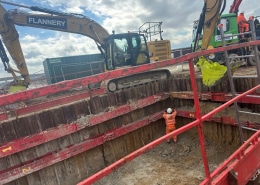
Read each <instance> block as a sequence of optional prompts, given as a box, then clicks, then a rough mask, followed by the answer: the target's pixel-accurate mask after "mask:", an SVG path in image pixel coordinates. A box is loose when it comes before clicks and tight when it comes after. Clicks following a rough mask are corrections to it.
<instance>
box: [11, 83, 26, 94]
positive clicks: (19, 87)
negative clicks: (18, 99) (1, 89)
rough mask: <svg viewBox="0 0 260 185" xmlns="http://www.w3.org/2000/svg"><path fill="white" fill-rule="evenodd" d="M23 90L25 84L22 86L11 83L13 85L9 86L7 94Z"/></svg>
mask: <svg viewBox="0 0 260 185" xmlns="http://www.w3.org/2000/svg"><path fill="white" fill-rule="evenodd" d="M23 90H26V87H25V86H23V85H13V86H10V87H9V90H8V94H10V93H15V92H18V91H23Z"/></svg>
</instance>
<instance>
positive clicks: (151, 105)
mask: <svg viewBox="0 0 260 185" xmlns="http://www.w3.org/2000/svg"><path fill="white" fill-rule="evenodd" d="M181 76H182V77H181V78H180V77H179V76H178V75H176V76H173V78H172V79H170V80H162V81H157V82H154V83H150V84H144V85H140V86H136V87H134V88H128V89H124V90H122V91H119V92H114V93H107V94H102V93H100V94H98V96H95V94H93V93H89V97H86V98H85V99H83V100H80V99H77V101H72V102H70V103H68V104H66V105H60V104H59V103H57V102H56V103H57V104H55V105H56V106H55V105H53V106H52V107H49V108H48V109H45V110H44V111H37V110H36V112H33V113H28V112H26V113H24V114H22V113H20V114H21V115H20V116H18V117H16V116H15V115H16V114H14V116H11V117H10V118H8V119H6V120H3V121H1V124H0V132H1V136H2V137H1V138H0V139H1V140H0V149H1V150H0V151H1V153H0V155H1V158H0V179H1V182H3V183H4V184H28V185H29V184H32V185H35V184H41V185H42V184H46V185H47V184H48V185H49V184H63V185H64V184H65V185H66V184H68V185H71V184H76V183H78V182H80V181H82V180H83V179H86V178H87V177H90V176H91V175H93V174H95V173H96V172H98V171H99V170H101V169H103V168H105V167H106V166H108V165H110V164H112V163H114V162H115V161H117V160H119V159H121V158H122V157H124V156H126V155H127V154H129V153H131V152H133V151H135V150H137V149H138V148H140V147H142V146H144V145H146V144H148V143H149V142H151V141H153V140H155V139H157V138H159V137H161V136H163V135H164V134H165V124H164V121H163V120H162V112H163V111H164V110H165V109H166V108H167V107H172V106H174V107H176V109H177V110H178V111H179V113H180V114H179V115H178V117H177V127H179V128H180V127H182V126H184V125H186V124H187V123H190V122H191V121H192V120H194V112H193V111H194V109H193V107H194V104H193V99H183V98H181V96H180V97H179V98H178V97H177V98H176V97H175V98H171V97H170V95H169V93H170V92H184V91H185V92H186V91H192V89H191V85H190V79H189V77H188V76H186V77H183V75H181ZM245 82H246V83H245ZM197 83H198V91H199V92H205V93H206V92H209V91H211V92H224V93H228V92H229V91H230V89H228V88H227V87H229V85H228V81H227V80H224V81H223V82H222V83H221V84H218V85H216V86H214V87H213V88H211V89H209V88H207V87H205V86H203V85H202V82H201V79H200V78H198V79H197ZM236 83H237V84H238V87H239V90H238V91H241V92H243V91H246V90H247V89H250V88H252V87H253V86H254V84H255V79H254V78H250V79H237V81H236ZM239 84H243V85H239ZM92 92H94V91H92ZM68 102H69V101H68ZM216 104H221V103H220V102H218V103H216V102H212V101H208V100H207V101H203V102H202V104H201V107H206V108H207V109H202V110H203V111H204V112H203V113H207V111H210V110H211V109H212V108H213V109H214V106H216ZM217 106H218V105H217ZM241 106H242V107H243V108H247V109H250V110H252V111H253V112H259V105H257V104H253V105H252V104H247V103H243V104H241ZM231 110H232V107H231V108H230V111H231ZM192 115H193V117H192ZM219 116H222V115H219ZM230 116H231V117H233V115H232V114H230ZM220 121H221V119H219V118H218V119H212V120H210V121H208V122H205V123H204V124H203V125H204V126H203V127H204V133H205V142H206V150H207V155H208V160H209V161H208V162H209V168H210V170H211V171H212V170H214V169H215V168H216V167H217V166H218V165H219V164H220V163H221V162H223V161H224V160H225V159H226V158H227V157H228V156H229V155H230V154H232V153H233V152H234V151H235V150H236V149H237V148H238V147H239V145H240V143H239V141H240V139H239V132H238V127H237V126H234V125H232V124H230V123H229V122H227V124H222V123H220ZM251 122H252V123H255V120H252V121H251ZM255 124H256V123H255ZM21 125H22V126H21ZM256 125H257V126H258V124H256ZM243 132H244V136H245V137H246V138H249V137H250V136H251V135H252V134H253V133H254V131H252V130H249V129H244V131H243ZM139 160H140V161H139ZM145 170H148V171H145ZM173 174H174V175H173ZM148 177H150V178H148ZM204 178H205V175H204V171H203V164H202V162H201V153H200V148H199V140H198V131H197V129H196V128H193V129H192V130H190V131H188V132H185V133H183V134H180V135H179V136H178V143H177V144H176V145H174V144H173V143H171V144H166V143H162V144H161V145H159V146H158V147H155V148H154V149H152V150H151V151H149V152H147V153H145V154H143V155H142V156H140V157H138V158H136V159H135V160H133V161H132V162H130V163H128V164H126V165H125V166H123V167H121V168H119V169H118V170H117V171H116V172H114V173H112V174H111V175H109V176H107V177H105V178H103V179H101V180H100V181H98V182H96V184H156V183H157V184H172V183H178V184H189V182H194V184H198V183H199V182H201V181H202V180H203V179H204ZM128 182H129V183H128Z"/></svg>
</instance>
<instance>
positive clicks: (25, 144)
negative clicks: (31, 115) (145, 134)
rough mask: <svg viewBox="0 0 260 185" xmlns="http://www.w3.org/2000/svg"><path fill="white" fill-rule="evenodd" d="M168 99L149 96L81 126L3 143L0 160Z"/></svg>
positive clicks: (86, 121)
mask: <svg viewBox="0 0 260 185" xmlns="http://www.w3.org/2000/svg"><path fill="white" fill-rule="evenodd" d="M168 97H169V96H168V94H167V93H159V94H157V95H153V96H149V97H146V98H144V99H141V100H137V101H133V102H132V103H130V104H126V105H122V106H119V107H117V108H115V109H113V110H111V111H109V112H103V113H102V116H100V115H92V116H87V117H86V118H85V119H84V120H83V121H84V124H82V123H81V122H80V123H77V122H75V123H71V124H62V125H59V126H57V127H54V128H52V129H49V130H47V131H43V132H40V133H37V134H34V135H31V136H26V137H23V138H20V139H17V140H13V141H11V142H8V143H5V144H3V145H2V146H0V158H1V157H5V156H8V155H11V154H14V153H17V152H20V151H22V150H26V149H28V148H31V147H34V146H37V145H40V144H43V143H46V142H49V141H51V140H55V139H58V138H60V137H63V136H66V135H70V134H72V133H75V132H77V131H79V130H81V129H83V128H86V127H90V126H93V125H97V124H100V123H102V122H104V121H107V120H110V119H112V118H115V117H118V116H121V115H124V114H127V113H129V112H131V111H134V110H137V109H140V108H143V107H146V106H149V105H152V104H154V103H156V102H158V101H161V100H164V99H166V98H168Z"/></svg>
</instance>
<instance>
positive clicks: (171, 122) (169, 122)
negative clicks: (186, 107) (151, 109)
mask: <svg viewBox="0 0 260 185" xmlns="http://www.w3.org/2000/svg"><path fill="white" fill-rule="evenodd" d="M176 114H177V111H174V112H172V113H171V114H167V113H163V118H164V119H165V124H166V127H175V117H176Z"/></svg>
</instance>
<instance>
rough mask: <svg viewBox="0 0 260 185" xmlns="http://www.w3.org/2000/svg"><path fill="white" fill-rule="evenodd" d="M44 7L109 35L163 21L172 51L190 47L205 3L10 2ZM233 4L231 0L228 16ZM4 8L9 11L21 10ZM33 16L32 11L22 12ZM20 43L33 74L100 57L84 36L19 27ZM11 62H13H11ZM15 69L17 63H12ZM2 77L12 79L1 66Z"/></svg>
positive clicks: (247, 2)
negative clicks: (56, 63)
mask: <svg viewBox="0 0 260 185" xmlns="http://www.w3.org/2000/svg"><path fill="white" fill-rule="evenodd" d="M6 1H9V2H13V3H17V4H21V5H26V6H40V7H44V8H49V9H53V10H58V11H63V12H67V13H77V14H83V15H86V16H87V17H89V18H91V19H93V20H95V21H96V22H98V23H99V24H101V25H102V26H103V27H104V28H106V29H107V31H108V32H109V33H112V30H115V32H116V33H123V32H128V31H137V30H138V29H139V27H140V26H141V25H142V24H143V23H145V22H149V21H152V22H157V21H162V22H163V24H162V29H163V39H164V40H166V39H168V40H170V41H171V45H172V48H173V49H174V48H181V47H189V46H190V43H191V35H192V25H193V21H194V20H197V19H198V18H199V15H200V13H201V10H202V6H203V3H204V1H203V0H124V1H123V0H73V1H64V0H41V1H39V0H6ZM232 2H233V0H227V6H226V9H225V12H226V13H227V12H228V11H229V7H230V5H231V4H232ZM2 5H3V6H4V7H5V8H6V9H7V10H10V9H16V8H19V7H16V6H11V5H6V4H3V3H2ZM240 7H241V8H240V10H244V11H245V12H246V13H245V15H246V16H247V17H248V16H249V15H260V11H259V0H244V1H243V2H242V3H241V5H240ZM22 10H24V11H28V12H30V10H29V9H22ZM16 29H17V31H18V33H19V36H20V43H21V46H22V49H23V53H24V56H25V59H26V62H27V65H28V69H29V72H30V73H31V74H34V73H38V72H43V65H42V62H43V61H44V59H46V58H53V57H63V56H75V55H85V54H93V53H98V50H97V49H96V45H95V43H94V42H93V41H92V40H91V39H89V38H87V37H84V36H81V35H77V34H70V33H63V32H57V31H50V30H44V29H38V28H30V27H21V26H16ZM10 60H11V62H12V59H11V58H10ZM11 65H12V66H14V64H13V62H12V63H11ZM0 66H1V68H0V77H6V76H10V75H9V74H8V73H6V72H5V71H4V67H3V65H2V63H0Z"/></svg>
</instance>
